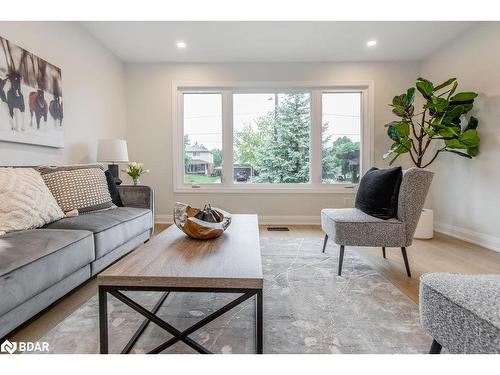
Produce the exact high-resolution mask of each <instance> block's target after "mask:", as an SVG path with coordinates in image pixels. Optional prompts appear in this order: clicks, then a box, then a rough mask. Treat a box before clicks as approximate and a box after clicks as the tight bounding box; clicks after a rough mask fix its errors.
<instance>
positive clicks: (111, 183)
mask: <svg viewBox="0 0 500 375" xmlns="http://www.w3.org/2000/svg"><path fill="white" fill-rule="evenodd" d="M104 174H105V175H106V181H107V183H108V190H109V195H111V200H112V201H113V203H114V204H115V205H116V206H118V207H123V202H122V198H121V197H120V192H119V191H118V188H117V187H116V183H115V179H114V177H113V175H112V174H111V172H110V171H109V170H107V171H104Z"/></svg>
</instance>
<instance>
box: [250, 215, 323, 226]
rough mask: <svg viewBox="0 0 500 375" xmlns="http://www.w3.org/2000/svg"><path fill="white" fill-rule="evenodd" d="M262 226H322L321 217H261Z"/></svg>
mask: <svg viewBox="0 0 500 375" xmlns="http://www.w3.org/2000/svg"><path fill="white" fill-rule="evenodd" d="M259 224H261V225H311V224H318V225H319V224H320V216H319V215H317V216H261V215H259Z"/></svg>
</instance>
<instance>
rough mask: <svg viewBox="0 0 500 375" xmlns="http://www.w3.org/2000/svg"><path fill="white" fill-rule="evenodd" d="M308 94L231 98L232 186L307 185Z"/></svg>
mask: <svg viewBox="0 0 500 375" xmlns="http://www.w3.org/2000/svg"><path fill="white" fill-rule="evenodd" d="M310 99H311V98H310V94H309V93H303V92H294V93H266V94H260V93H259V94H253V93H252V94H234V95H233V137H234V139H233V150H234V154H233V156H234V157H233V159H234V165H233V169H234V181H235V182H236V183H247V184H248V183H271V184H280V183H281V184H283V183H284V184H287V183H307V182H309V140H310V118H311V105H310V101H311V100H310Z"/></svg>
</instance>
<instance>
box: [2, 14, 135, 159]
mask: <svg viewBox="0 0 500 375" xmlns="http://www.w3.org/2000/svg"><path fill="white" fill-rule="evenodd" d="M0 35H1V36H3V37H4V38H7V39H8V40H10V41H11V42H12V43H15V44H17V45H19V46H20V47H23V48H25V49H26V50H28V51H30V52H33V53H35V54H36V55H37V56H40V57H42V58H44V59H45V60H47V61H48V62H50V63H51V64H54V65H56V66H58V67H60V68H61V71H62V89H63V99H64V122H63V126H64V140H65V148H64V149H55V148H49V147H40V146H33V145H24V144H17V143H7V142H0V165H38V164H64V163H86V162H92V161H95V158H96V148H97V140H98V139H99V138H124V137H125V136H126V124H125V94H124V84H123V82H124V80H123V64H122V63H121V62H120V61H119V60H118V59H117V58H116V57H114V55H112V54H111V53H110V52H108V50H106V49H105V48H104V47H103V46H102V45H101V44H100V43H99V42H98V41H97V40H96V39H94V38H93V37H92V36H91V35H90V34H89V33H88V32H87V31H86V30H84V29H83V28H82V26H80V25H79V24H78V23H76V22H0Z"/></svg>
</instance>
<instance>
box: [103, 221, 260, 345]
mask: <svg viewBox="0 0 500 375" xmlns="http://www.w3.org/2000/svg"><path fill="white" fill-rule="evenodd" d="M97 280H98V283H99V335H100V351H101V353H108V314H107V294H108V293H109V294H111V295H112V296H114V297H115V298H117V299H118V300H120V301H121V302H123V303H125V304H127V305H128V306H130V307H131V308H132V309H134V310H135V311H137V312H138V313H140V314H142V315H143V316H144V317H145V318H146V319H145V320H144V322H143V323H142V324H141V326H140V327H139V328H138V330H137V331H136V332H135V333H134V335H133V336H132V338H131V339H130V341H129V342H128V343H127V345H126V346H125V347H124V349H123V350H122V353H129V352H130V350H131V349H132V348H133V346H134V344H135V343H136V342H137V340H138V338H139V337H140V336H141V334H142V333H143V332H144V330H145V329H146V327H147V326H148V324H149V323H150V322H153V323H155V324H157V325H158V326H159V327H161V328H163V329H164V330H166V331H167V332H169V333H170V334H172V335H173V337H172V338H171V339H169V340H168V341H166V342H164V343H163V344H161V345H159V346H157V347H156V348H153V349H152V350H151V351H150V353H160V352H161V351H163V350H165V349H166V348H168V347H170V346H172V345H173V344H175V343H176V342H178V341H183V342H184V343H185V344H187V345H189V346H190V347H191V348H193V349H195V350H196V351H198V352H199V353H210V352H209V351H208V350H207V349H206V348H205V347H203V346H202V345H200V344H198V343H197V342H195V341H194V340H192V339H191V338H189V335H191V334H192V333H193V332H195V331H197V330H198V329H200V328H201V327H203V326H204V325H206V324H208V323H210V322H211V321H213V320H215V319H216V318H218V317H219V316H221V315H223V314H224V313H226V312H227V311H229V310H231V309H232V308H234V307H235V306H237V305H239V304H240V303H242V302H243V301H246V300H247V299H249V298H251V297H253V296H255V306H256V309H255V329H256V334H255V349H256V352H257V353H262V351H263V322H262V319H263V316H262V315H263V313H262V302H263V301H262V288H263V277H262V263H261V254H260V245H259V227H258V221H257V216H256V215H233V217H232V223H231V226H230V227H229V228H228V229H227V230H226V232H225V233H224V235H223V236H221V237H219V238H217V239H214V240H208V241H199V240H193V239H191V238H188V237H187V236H186V235H185V234H184V233H182V232H181V231H180V230H179V229H178V228H177V227H176V226H175V225H172V226H170V227H169V228H168V229H166V230H164V231H163V232H161V233H160V234H158V235H157V236H155V237H153V238H152V239H151V240H150V241H149V242H147V243H145V244H143V245H141V246H140V247H139V248H137V249H136V250H134V251H133V252H132V253H130V254H129V255H127V256H125V257H124V258H122V259H121V260H119V261H118V262H116V263H115V264H113V265H112V266H111V267H109V268H108V269H107V270H105V271H103V272H101V273H100V274H99V275H98V276H97ZM126 290H142V291H161V292H163V293H162V295H161V298H160V299H159V301H158V303H157V304H156V305H155V307H154V308H153V310H151V311H149V310H147V309H145V308H144V307H143V306H141V305H140V304H138V303H137V302H135V301H133V300H132V299H131V298H129V297H127V296H126V295H124V294H123V293H122V292H121V291H126ZM171 292H194V293H241V296H239V297H238V298H236V299H235V300H234V301H232V302H230V303H228V304H226V305H225V306H224V307H222V308H220V309H219V310H217V311H215V312H213V313H211V314H210V315H208V316H207V317H205V318H203V319H201V320H200V321H199V322H198V323H196V324H194V325H192V326H191V327H189V328H187V329H185V330H183V331H179V330H178V329H177V328H175V327H173V326H172V325H171V324H169V323H168V322H166V321H165V320H163V319H162V318H160V317H158V316H157V315H156V313H157V312H158V310H159V308H160V307H161V305H162V304H163V302H164V301H165V299H166V298H167V297H168V295H169V293H171Z"/></svg>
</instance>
